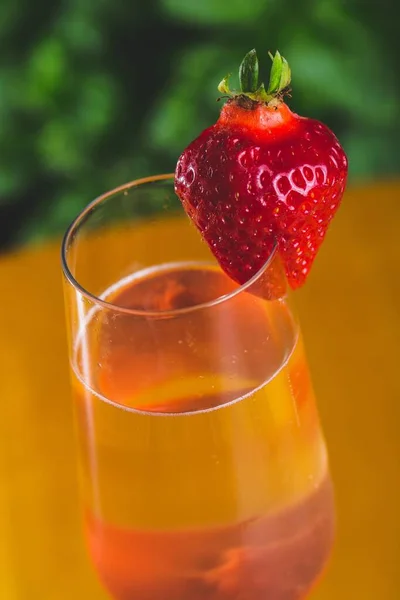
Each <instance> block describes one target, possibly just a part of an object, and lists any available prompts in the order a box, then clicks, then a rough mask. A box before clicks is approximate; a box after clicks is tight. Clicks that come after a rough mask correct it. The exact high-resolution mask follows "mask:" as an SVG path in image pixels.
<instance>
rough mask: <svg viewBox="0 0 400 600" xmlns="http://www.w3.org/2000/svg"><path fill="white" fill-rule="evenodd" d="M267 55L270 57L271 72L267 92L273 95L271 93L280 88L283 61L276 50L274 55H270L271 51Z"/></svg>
mask: <svg viewBox="0 0 400 600" xmlns="http://www.w3.org/2000/svg"><path fill="white" fill-rule="evenodd" d="M269 56H270V57H271V59H272V67H271V73H270V76H269V84H268V89H267V93H268V94H271V95H273V94H276V93H277V92H278V91H279V89H280V87H279V86H280V83H281V75H282V65H283V61H282V56H281V55H280V53H279V52H278V50H277V51H276V52H275V56H272V54H271V53H269Z"/></svg>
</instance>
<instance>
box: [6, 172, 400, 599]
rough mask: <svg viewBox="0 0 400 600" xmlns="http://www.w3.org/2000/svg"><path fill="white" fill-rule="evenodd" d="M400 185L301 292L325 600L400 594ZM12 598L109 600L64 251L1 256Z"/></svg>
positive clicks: (351, 198)
mask: <svg viewBox="0 0 400 600" xmlns="http://www.w3.org/2000/svg"><path fill="white" fill-rule="evenodd" d="M399 206H400V184H399V183H395V182H394V183H391V184H385V185H383V184H378V183H377V184H374V186H370V187H359V188H352V189H350V190H349V191H348V192H347V193H346V197H345V199H344V202H343V207H342V209H341V210H340V212H339V214H338V216H337V218H336V220H335V222H334V223H333V225H332V227H331V230H330V232H329V234H328V236H327V239H326V242H325V244H324V246H323V248H322V250H321V252H320V256H319V257H318V259H317V261H316V263H315V267H314V270H313V272H312V274H311V276H310V279H309V281H308V283H307V285H306V286H305V287H304V289H302V290H300V291H299V292H298V293H296V304H297V307H298V311H299V314H300V320H301V323H302V328H303V333H304V338H305V343H306V348H307V350H308V357H309V362H310V366H311V370H312V374H313V379H314V383H315V388H316V392H317V397H318V401H319V408H320V412H321V417H322V421H323V425H324V428H325V433H326V437H327V441H328V445H329V449H330V456H331V465H332V471H333V477H334V481H335V484H336V493H337V507H338V538H337V544H336V548H335V552H334V556H333V560H332V563H331V567H330V569H329V571H328V574H327V576H326V578H325V579H324V581H323V582H322V584H321V585H320V586H319V588H318V589H317V590H316V592H314V594H313V596H312V600H337V599H338V598H346V599H347V598H348V599H353V598H354V599H357V600H358V599H360V600H361V599H362V600H398V598H400V569H399V559H400V516H399V512H400V483H399V479H400V436H399V425H400V383H399V377H398V372H397V368H398V357H399V350H398V343H399V340H400V318H399V312H400V284H399V276H400V269H399V266H400V243H399V241H398V239H399V223H398V216H399ZM0 308H1V324H0V342H1V344H0V352H1V363H0V364H1V371H0V393H1V395H0V397H1V402H2V406H1V410H0V598H4V599H7V600H28V599H29V600H36V599H38V600H39V599H40V600H47V599H49V600H53V599H54V600H63V599H65V600H67V599H68V600H70V599H71V597H73V598H74V599H75V600H80V599H82V600H83V599H85V600H89V599H90V600H101V599H103V600H105V598H106V595H105V593H104V592H103V591H102V590H101V588H100V586H99V584H98V583H97V581H96V578H95V576H94V574H93V573H92V571H91V567H90V566H89V564H88V561H87V559H86V556H85V553H84V548H83V542H82V537H81V533H80V524H79V512H78V509H79V503H78V495H77V484H76V470H75V455H74V441H73V425H72V410H71V402H70V392H69V379H68V362H67V347H66V340H65V333H64V309H63V299H62V288H61V270H60V264H59V243H58V242H57V243H50V244H48V245H47V246H42V247H40V248H37V249H29V250H22V251H20V252H19V253H18V254H14V255H8V256H4V257H3V258H2V259H0Z"/></svg>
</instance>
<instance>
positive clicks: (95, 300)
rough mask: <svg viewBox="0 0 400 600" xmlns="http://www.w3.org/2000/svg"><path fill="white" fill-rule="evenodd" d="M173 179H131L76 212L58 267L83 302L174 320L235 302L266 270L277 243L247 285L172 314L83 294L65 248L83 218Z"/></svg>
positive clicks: (159, 176)
mask: <svg viewBox="0 0 400 600" xmlns="http://www.w3.org/2000/svg"><path fill="white" fill-rule="evenodd" d="M174 176H175V175H174V173H164V174H162V175H152V176H149V177H142V178H140V179H134V180H132V181H130V182H128V183H124V184H122V185H120V186H117V187H116V188H113V189H112V190H109V191H108V192H105V193H103V194H101V195H100V196H97V197H96V198H95V199H94V200H92V201H91V202H89V204H87V205H86V206H85V208H83V209H82V210H81V211H80V213H79V214H78V215H77V216H76V217H75V218H74V220H73V221H72V223H71V224H70V225H69V227H68V228H67V230H66V232H65V234H64V236H63V239H62V242H61V265H62V270H63V273H64V276H65V277H66V279H67V281H68V282H69V283H70V285H71V286H72V287H73V288H75V289H76V290H77V291H78V292H79V293H80V294H81V295H82V296H83V297H84V298H86V299H87V300H89V301H90V302H92V303H93V304H94V305H97V306H98V307H99V308H103V309H107V310H112V311H113V312H117V313H122V314H127V315H132V316H141V317H151V318H165V317H174V316H178V315H182V314H187V313H190V312H195V311H198V310H204V309H207V308H212V307H214V306H218V305H220V304H223V303H224V302H227V301H228V300H231V299H233V298H235V297H236V296H238V295H239V294H241V293H242V292H245V291H246V290H248V289H249V288H250V287H251V286H252V285H253V284H254V283H255V282H256V281H257V280H258V279H259V278H260V277H261V276H262V275H263V274H264V273H265V271H266V270H267V269H268V267H269V266H270V264H271V262H272V260H273V258H274V257H275V254H276V251H277V243H276V242H275V244H274V247H273V249H272V251H271V253H270V255H269V256H268V258H267V260H266V261H265V263H264V264H263V266H262V267H261V268H260V269H259V270H258V271H257V273H255V275H253V276H252V277H251V278H250V279H249V280H248V281H246V283H243V284H241V285H238V287H237V288H235V289H234V290H232V291H231V292H229V293H227V294H223V295H222V296H218V297H217V298H213V299H212V300H208V301H207V302H201V303H199V304H194V305H193V306H187V307H184V308H177V309H174V310H142V309H137V308H128V307H123V306H119V305H118V304H114V303H113V302H109V301H107V300H104V298H101V296H97V295H96V294H93V293H92V292H89V290H87V289H86V288H85V287H84V286H83V285H81V284H80V283H79V281H78V280H77V279H76V278H75V276H74V275H73V274H72V272H71V270H70V268H69V266H68V259H67V248H68V247H69V244H70V241H71V238H72V236H73V234H74V233H75V231H77V230H78V229H79V226H80V225H81V224H82V223H83V221H84V219H85V217H87V215H88V214H89V213H90V212H91V211H92V210H93V209H94V208H95V207H96V206H98V205H99V204H101V203H102V202H104V201H106V200H108V199H109V198H110V197H112V196H114V195H116V194H119V193H121V192H125V191H127V190H129V189H131V188H134V187H139V186H140V185H144V184H148V183H155V182H157V181H168V180H173V178H174ZM203 264H204V263H203ZM105 291H106V290H105Z"/></svg>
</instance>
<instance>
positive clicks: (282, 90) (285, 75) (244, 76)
mask: <svg viewBox="0 0 400 600" xmlns="http://www.w3.org/2000/svg"><path fill="white" fill-rule="evenodd" d="M268 54H269V57H270V59H271V60H272V65H271V71H270V76H269V82H268V87H267V88H265V85H264V83H261V84H259V81H258V75H259V65H258V57H257V52H256V51H255V50H254V49H253V50H250V52H248V53H247V54H246V56H245V57H244V59H243V61H242V63H241V65H240V67H239V82H240V91H235V90H231V89H230V87H229V78H230V76H231V74H228V75H226V76H225V77H224V78H223V80H222V81H221V82H220V84H219V86H218V91H219V92H221V94H226V95H228V96H230V97H231V98H235V97H242V98H243V97H247V98H250V100H253V101H254V102H262V103H264V104H268V105H270V106H273V105H275V104H277V103H279V102H280V101H281V100H282V98H283V96H284V95H285V94H287V93H288V92H289V85H290V80H291V71H290V67H289V64H288V62H287V60H286V59H285V58H284V57H283V56H282V55H281V54H280V53H279V52H278V50H277V51H276V52H275V54H274V55H272V54H271V52H269V53H268Z"/></svg>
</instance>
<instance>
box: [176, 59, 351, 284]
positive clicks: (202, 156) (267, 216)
mask: <svg viewBox="0 0 400 600" xmlns="http://www.w3.org/2000/svg"><path fill="white" fill-rule="evenodd" d="M270 56H271V55H270ZM271 58H272V67H271V74H270V80H269V85H268V88H267V89H265V87H264V85H263V84H261V85H259V84H258V59H257V54H256V51H255V50H252V51H251V52H249V53H248V54H247V55H246V57H245V58H244V60H243V62H242V64H241V66H240V69H239V79H240V84H241V91H240V92H232V91H231V90H230V89H229V84H228V77H225V78H224V79H223V80H222V82H221V83H220V85H219V88H218V89H219V90H220V91H221V92H222V93H224V94H226V95H227V96H228V97H229V99H228V100H227V102H226V103H225V105H224V106H223V108H222V110H221V114H220V117H219V119H218V121H217V122H216V123H215V125H213V126H212V127H209V128H208V129H206V130H205V131H203V133H201V134H200V136H199V137H198V138H196V139H195V140H194V141H193V142H192V143H191V144H190V145H189V146H188V147H187V148H186V149H185V150H184V151H183V153H182V154H181V156H180V157H179V160H178V163H177V167H176V173H175V190H176V193H177V195H178V196H179V198H180V199H181V202H182V204H183V207H184V209H185V210H186V212H187V214H188V215H189V217H190V218H191V219H192V220H193V222H194V223H195V225H196V227H197V228H198V229H199V230H200V232H201V234H202V236H203V238H204V240H205V241H206V242H207V243H208V245H209V247H210V249H211V251H212V252H213V254H214V256H215V257H216V259H217V260H218V262H219V263H220V265H221V267H222V269H223V270H224V271H225V272H226V273H227V274H228V275H229V276H230V277H231V278H232V279H234V280H235V281H237V282H238V283H241V284H243V283H245V282H247V281H248V280H249V279H250V278H251V277H252V276H254V275H255V274H256V273H257V272H258V271H259V270H260V268H261V267H262V266H263V265H264V264H265V262H266V261H267V259H268V257H269V256H270V254H271V253H272V251H273V249H274V247H275V245H277V248H278V250H279V255H280V257H281V261H282V263H283V266H284V269H285V271H286V276H287V280H288V282H289V284H290V286H291V287H292V288H293V289H295V288H297V287H299V286H301V285H302V284H303V283H304V282H305V280H306V278H307V276H308V273H309V271H310V268H311V266H312V263H313V261H314V258H315V256H316V254H317V252H318V249H319V247H320V245H321V243H322V241H323V239H324V237H325V233H326V231H327V228H328V225H329V223H330V221H331V220H332V217H333V216H334V214H335V212H336V210H337V209H338V207H339V204H340V202H341V199H342V195H343V192H344V188H345V184H346V178H347V159H346V155H345V153H344V151H343V149H342V147H341V145H340V144H339V142H338V140H337V138H336V137H335V135H334V134H333V133H332V131H330V129H328V127H326V126H325V125H324V124H322V123H320V122H319V121H316V120H314V119H309V118H305V117H301V116H299V115H297V114H295V113H293V112H292V111H291V110H290V109H289V108H288V106H287V105H286V104H285V102H284V101H283V98H284V96H285V94H286V93H287V92H288V86H289V84H290V77H291V73H290V69H289V66H288V63H287V61H286V60H285V59H284V58H283V57H282V56H281V55H280V54H279V52H276V54H275V56H271Z"/></svg>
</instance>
